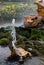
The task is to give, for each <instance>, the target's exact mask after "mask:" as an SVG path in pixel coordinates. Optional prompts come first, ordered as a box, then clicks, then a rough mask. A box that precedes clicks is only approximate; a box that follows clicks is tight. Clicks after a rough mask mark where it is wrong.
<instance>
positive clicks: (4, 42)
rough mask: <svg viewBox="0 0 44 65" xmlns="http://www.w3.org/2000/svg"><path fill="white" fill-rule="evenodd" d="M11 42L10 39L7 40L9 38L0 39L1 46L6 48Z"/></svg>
mask: <svg viewBox="0 0 44 65" xmlns="http://www.w3.org/2000/svg"><path fill="white" fill-rule="evenodd" d="M9 42H10V41H9V39H7V38H2V39H0V45H1V46H6V45H8V44H9Z"/></svg>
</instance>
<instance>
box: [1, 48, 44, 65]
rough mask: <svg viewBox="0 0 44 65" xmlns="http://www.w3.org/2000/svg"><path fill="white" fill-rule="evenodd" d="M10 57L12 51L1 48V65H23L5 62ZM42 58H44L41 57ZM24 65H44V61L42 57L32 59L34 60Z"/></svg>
mask: <svg viewBox="0 0 44 65" xmlns="http://www.w3.org/2000/svg"><path fill="white" fill-rule="evenodd" d="M9 55H10V50H9V48H8V47H6V48H2V47H0V65H21V64H19V63H18V62H15V61H14V62H8V61H6V60H5V58H7V57H8V56H9ZM41 58H42V57H41ZM22 65H44V61H42V60H41V59H40V57H32V59H28V60H26V61H25V62H24V63H23V64H22Z"/></svg>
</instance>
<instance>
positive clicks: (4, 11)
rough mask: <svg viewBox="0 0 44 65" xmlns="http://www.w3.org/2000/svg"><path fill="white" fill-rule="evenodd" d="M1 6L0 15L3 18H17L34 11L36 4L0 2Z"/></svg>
mask: <svg viewBox="0 0 44 65" xmlns="http://www.w3.org/2000/svg"><path fill="white" fill-rule="evenodd" d="M0 3H1V4H2V6H3V7H2V8H1V9H0V17H2V18H4V19H9V18H10V19H11V18H19V17H22V16H25V15H28V14H30V13H32V12H33V13H35V9H36V6H35V5H34V4H29V3H17V2H0Z"/></svg>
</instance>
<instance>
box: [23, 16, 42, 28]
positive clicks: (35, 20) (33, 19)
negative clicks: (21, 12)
mask: <svg viewBox="0 0 44 65" xmlns="http://www.w3.org/2000/svg"><path fill="white" fill-rule="evenodd" d="M24 19H25V20H24V26H25V27H26V28H30V27H31V28H32V27H36V26H38V24H39V23H40V22H41V20H42V17H41V16H38V15H35V16H25V17H24Z"/></svg>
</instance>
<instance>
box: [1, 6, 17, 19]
mask: <svg viewBox="0 0 44 65" xmlns="http://www.w3.org/2000/svg"><path fill="white" fill-rule="evenodd" d="M15 14H16V6H15V5H5V6H4V7H3V8H2V9H0V15H1V17H2V18H4V19H5V18H8V19H9V18H13V17H15Z"/></svg>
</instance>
